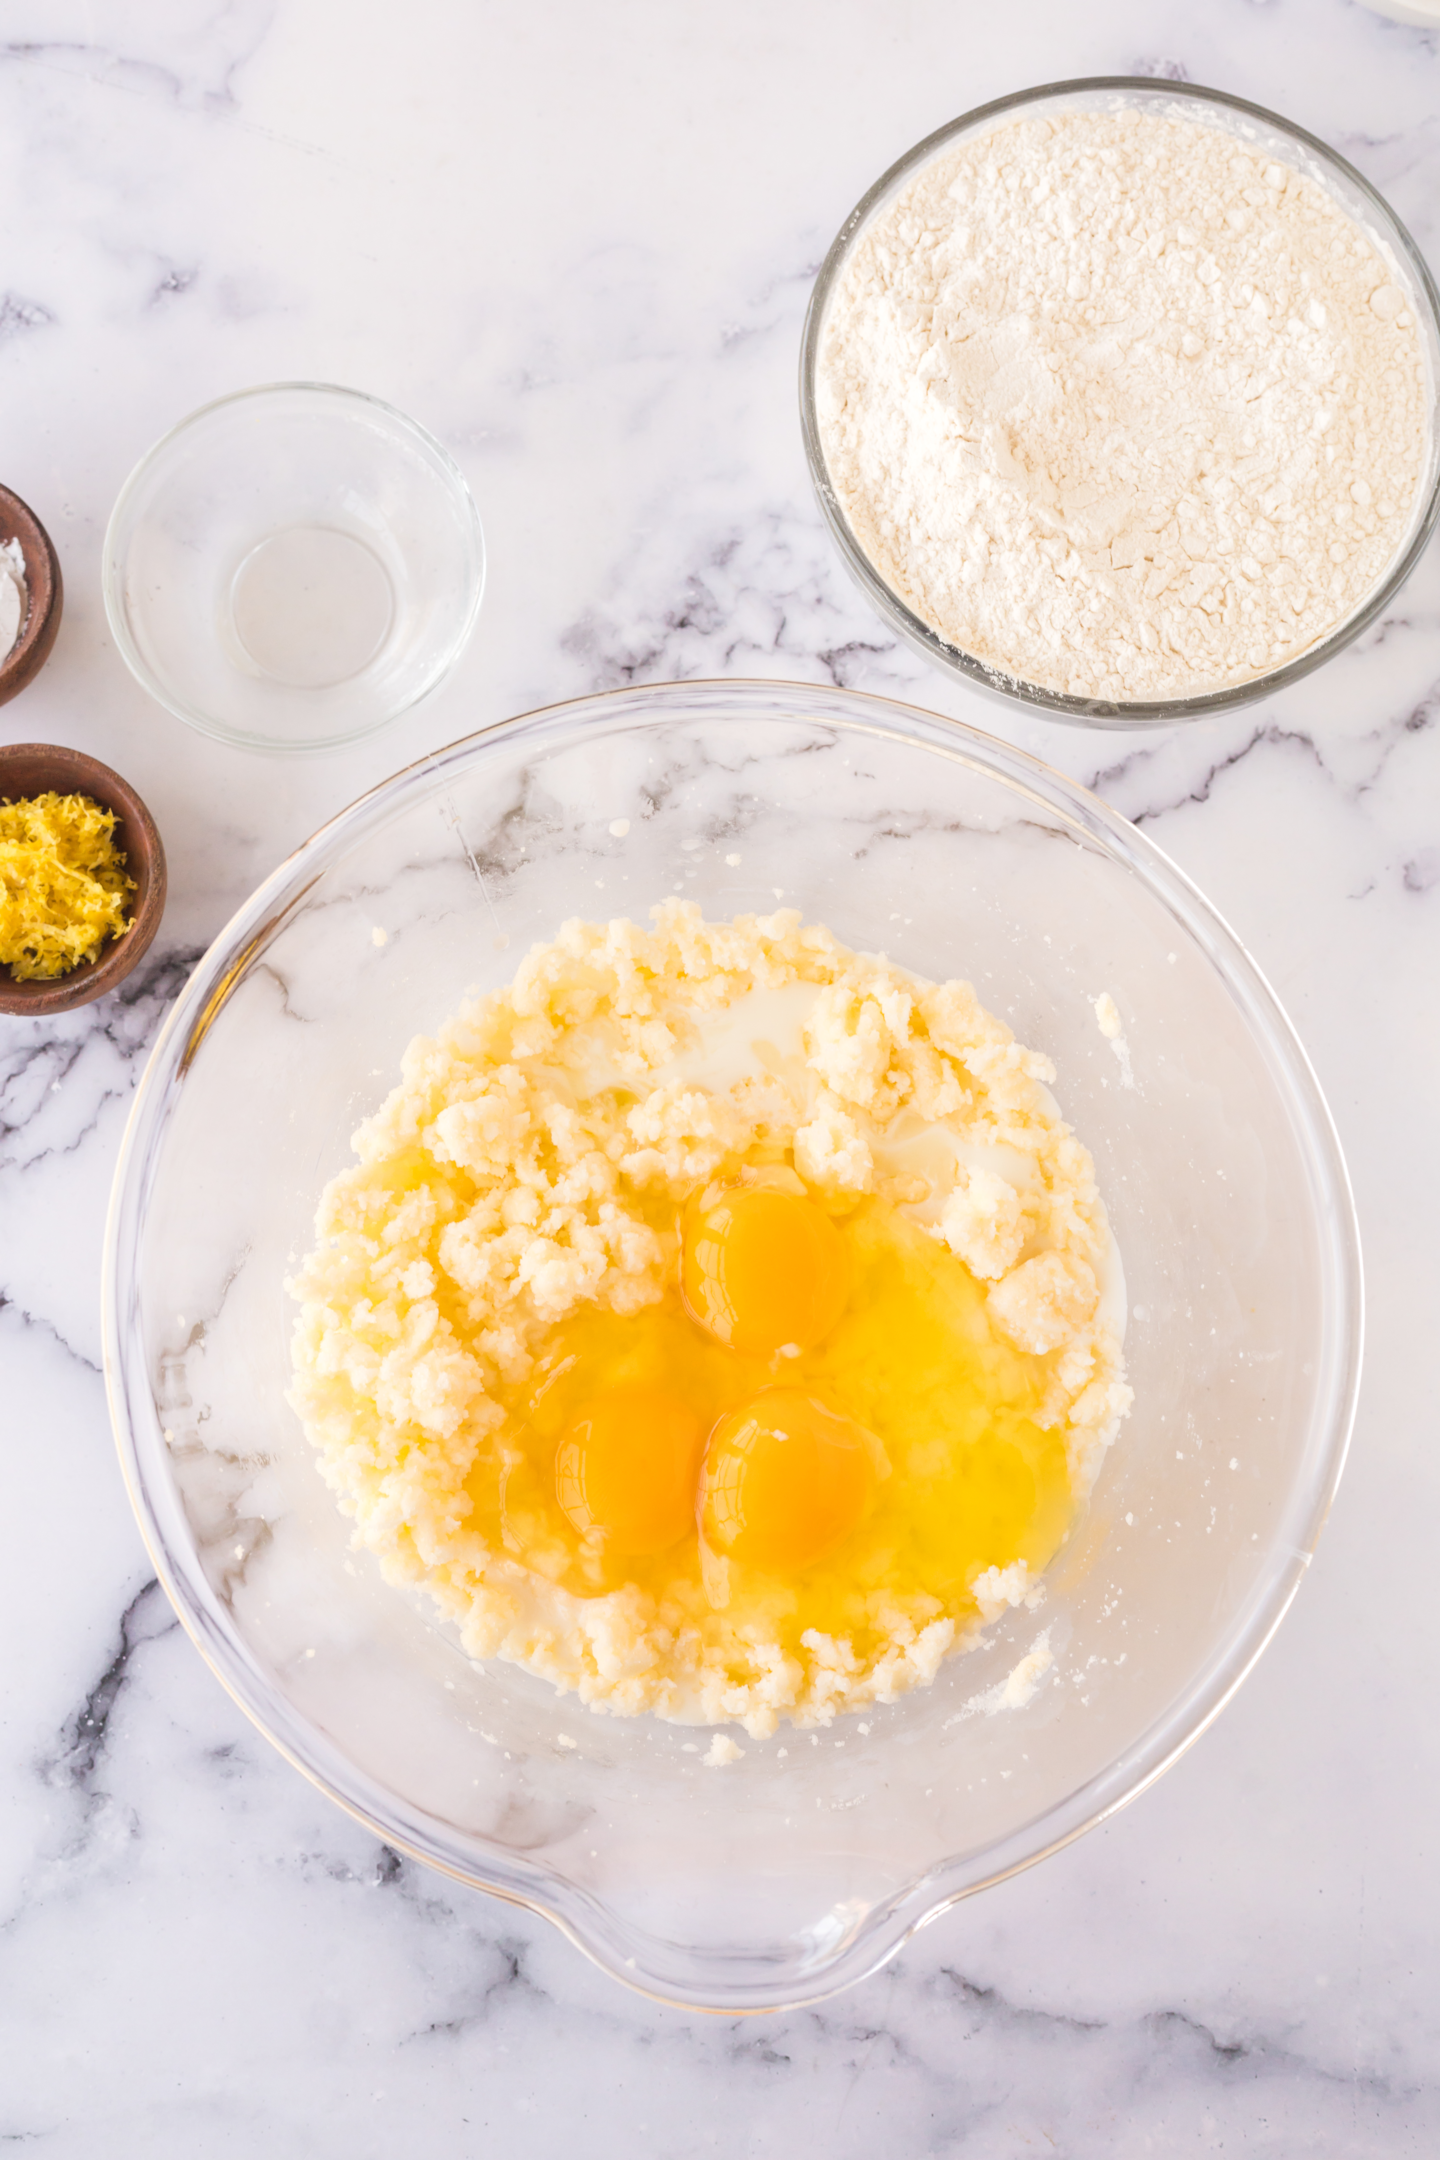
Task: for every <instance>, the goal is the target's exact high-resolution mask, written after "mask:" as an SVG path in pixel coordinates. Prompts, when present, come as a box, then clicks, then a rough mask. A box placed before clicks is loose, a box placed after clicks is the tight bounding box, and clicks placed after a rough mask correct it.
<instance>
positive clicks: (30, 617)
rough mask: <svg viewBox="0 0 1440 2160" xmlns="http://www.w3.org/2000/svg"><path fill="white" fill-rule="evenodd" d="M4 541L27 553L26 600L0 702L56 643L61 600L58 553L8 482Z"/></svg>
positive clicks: (0, 502)
mask: <svg viewBox="0 0 1440 2160" xmlns="http://www.w3.org/2000/svg"><path fill="white" fill-rule="evenodd" d="M6 540H18V541H19V543H20V552H21V554H22V555H23V556H24V558H25V588H26V591H27V593H28V595H29V605H28V607H27V608H26V610H25V620H24V622H23V623H22V624H21V625H20V635H19V637H18V638H16V640H15V643H14V644H13V645H12V646H11V648H10V650H9V652H8V653H6V655H5V657H4V659H3V660H0V705H3V704H4V703H5V702H6V700H7V699H8V698H12V697H15V696H16V695H17V694H18V693H19V692H20V691H21V690H23V689H24V688H25V687H26V685H27V684H28V683H32V682H34V680H35V677H36V676H37V675H38V674H39V672H40V670H41V668H42V667H44V665H45V662H46V661H47V660H48V659H49V657H50V648H51V646H52V645H53V644H54V643H55V633H56V631H57V630H58V629H59V628H60V615H61V610H62V609H63V607H64V604H65V588H64V585H63V584H62V583H61V579H60V558H59V556H58V555H57V554H56V553H55V548H54V544H53V543H52V541H51V538H50V535H49V533H47V532H46V530H45V528H44V526H43V525H42V524H41V523H40V520H39V518H37V517H36V515H35V513H34V511H33V510H31V509H30V508H29V507H28V505H27V504H25V503H23V502H21V500H20V497H19V496H18V495H12V494H11V492H10V490H9V488H7V487H0V542H4V541H6ZM101 769H102V770H103V767H102V768H101Z"/></svg>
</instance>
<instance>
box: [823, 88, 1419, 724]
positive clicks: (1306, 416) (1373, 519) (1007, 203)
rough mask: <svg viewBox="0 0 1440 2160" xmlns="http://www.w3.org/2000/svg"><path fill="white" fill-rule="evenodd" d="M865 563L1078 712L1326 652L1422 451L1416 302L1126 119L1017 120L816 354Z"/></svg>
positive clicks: (1295, 195)
mask: <svg viewBox="0 0 1440 2160" xmlns="http://www.w3.org/2000/svg"><path fill="white" fill-rule="evenodd" d="M817 399H818V410H819V420H820V430H821V438H822V442H823V445H824V451H825V458H826V462H827V464H828V467H829V471H830V477H831V480H832V483H833V485H834V487H835V491H836V494H837V495H838V497H839V500H840V503H841V506H842V508H843V509H844V512H845V514H846V516H847V518H848V519H849V521H850V524H851V526H852V528H853V530H854V532H855V535H856V538H857V539H858V540H859V542H860V545H861V547H862V548H863V549H864V551H865V553H866V554H867V555H868V556H869V558H870V560H871V562H872V563H873V564H874V565H875V568H876V569H877V570H878V571H879V573H880V575H881V576H882V578H884V580H885V581H886V583H887V584H889V585H890V586H891V587H892V588H893V590H894V591H895V592H896V593H898V594H899V596H900V598H901V599H902V600H903V601H904V602H905V603H906V605H907V606H908V607H909V608H910V609H911V610H912V611H913V612H914V613H915V614H917V615H919V616H921V617H922V618H923V619H924V620H925V621H926V622H927V623H929V624H930V626H931V627H932V628H933V629H935V630H937V631H938V632H939V633H940V635H941V636H942V637H943V638H945V639H946V640H947V641H948V642H949V643H951V644H953V645H956V646H958V647H959V648H960V649H961V650H962V651H965V652H968V653H973V654H974V655H975V656H976V657H977V658H979V659H980V660H982V661H983V662H985V664H986V665H987V666H989V667H992V668H995V669H997V670H999V671H1001V672H1002V673H1004V674H1007V675H1014V676H1019V677H1021V678H1023V679H1024V680H1027V681H1030V682H1034V683H1038V684H1041V685H1044V686H1045V687H1047V688H1050V689H1055V690H1062V691H1068V692H1070V693H1072V694H1074V695H1077V696H1081V697H1095V698H1103V699H1117V700H1132V701H1133V700H1137V699H1159V698H1173V697H1183V696H1186V695H1189V694H1191V693H1193V692H1194V691H1196V690H1201V689H1207V688H1217V687H1220V686H1222V685H1224V684H1228V683H1236V682H1244V681H1247V680H1249V679H1251V678H1253V677H1254V676H1256V675H1258V674H1261V673H1264V672H1265V671H1266V670H1267V669H1269V668H1272V667H1274V666H1276V665H1278V664H1279V663H1281V662H1283V661H1284V660H1286V659H1291V658H1294V657H1296V656H1297V655H1298V654H1300V653H1302V652H1303V651H1305V649H1306V648H1307V647H1308V646H1310V645H1313V644H1314V643H1315V642H1316V641H1317V640H1318V639H1320V638H1323V637H1324V636H1325V635H1326V634H1327V632H1329V631H1330V630H1332V629H1334V628H1335V627H1336V625H1337V624H1339V623H1341V622H1343V621H1344V619H1345V618H1346V617H1347V616H1348V615H1349V614H1350V613H1351V611H1352V610H1353V609H1354V608H1355V607H1356V606H1357V605H1358V604H1359V602H1360V601H1361V600H1363V599H1364V597H1365V596H1366V594H1367V593H1368V592H1370V591H1371V590H1372V589H1373V587H1374V586H1375V584H1376V583H1377V581H1378V580H1379V579H1380V578H1381V576H1382V575H1383V574H1384V572H1385V570H1386V568H1387V567H1388V565H1389V564H1390V562H1391V561H1392V559H1393V558H1394V556H1395V553H1396V551H1397V548H1398V546H1399V544H1400V542H1401V541H1402V540H1403V538H1404V537H1405V534H1406V531H1407V528H1408V527H1409V525H1410V522H1411V519H1412V515H1413V511H1414V506H1415V498H1416V491H1417V487H1418V484H1419V480H1420V476H1421V473H1422V470H1423V466H1424V458H1425V449H1426V388H1425V370H1424V362H1423V357H1422V352H1421V346H1420V340H1419V333H1418V329H1417V326H1416V323H1415V319H1414V316H1413V315H1412V313H1411V311H1410V307H1409V302H1408V296H1407V295H1406V293H1404V292H1403V291H1402V290H1401V288H1400V287H1399V286H1398V285H1397V284H1395V283H1394V282H1393V278H1392V271H1391V269H1390V268H1389V267H1388V266H1387V264H1386V263H1385V261H1384V260H1383V259H1382V257H1381V256H1380V255H1379V253H1378V252H1377V251H1376V249H1375V248H1374V247H1373V246H1372V245H1371V243H1370V241H1369V240H1368V239H1367V238H1366V236H1365V234H1364V233H1363V232H1362V231H1361V229H1360V227H1359V226H1358V225H1357V224H1356V223H1355V221H1354V220H1353V219H1352V218H1350V217H1349V216H1348V215H1347V214H1346V213H1345V212H1344V211H1343V210H1342V209H1340V207H1339V206H1338V205H1337V204H1336V202H1335V201H1334V200H1333V199H1332V197H1330V196H1329V195H1328V194H1327V193H1326V192H1325V191H1324V190H1323V189H1322V188H1321V187H1319V186H1318V185H1317V184H1315V183H1314V182H1312V181H1309V180H1307V179H1305V178H1303V177H1302V176H1301V175H1300V174H1299V173H1297V172H1295V171H1293V170H1292V169H1290V168H1289V167H1287V166H1284V165H1277V164H1275V163H1274V162H1272V161H1271V160H1270V159H1268V158H1267V157H1265V156H1264V155H1262V154H1252V153H1251V152H1250V151H1249V150H1247V149H1246V148H1245V147H1244V146H1243V145H1242V144H1241V143H1240V142H1239V141H1238V140H1237V139H1236V138H1235V137H1233V136H1230V135H1226V134H1222V133H1220V132H1219V131H1218V130H1215V129H1212V128H1208V127H1203V126H1201V125H1199V124H1198V123H1196V122H1194V121H1189V120H1168V119H1162V118H1159V117H1156V116H1152V115H1148V114H1140V113H1137V112H1135V111H1133V110H1132V111H1125V112H1117V113H1113V114H1100V113H1081V112H1075V113H1070V114H1065V115H1062V116H1058V117H1057V118H1055V119H1054V120H1044V119H1032V120H1024V121H1017V122H1012V123H1010V124H1008V125H1006V126H1002V127H999V128H996V129H994V130H992V131H991V132H990V133H988V134H986V135H984V136H983V137H981V138H979V139H978V140H975V141H973V142H969V143H966V144H965V145H963V146H962V147H961V148H959V149H956V150H952V151H949V152H947V153H944V154H942V155H941V156H940V157H938V158H936V159H935V160H934V161H933V163H931V164H930V165H928V166H926V167H925V168H924V169H923V170H922V171H921V172H920V174H919V175H918V176H917V177H916V178H915V179H914V180H913V181H912V182H911V183H910V185H909V186H908V187H907V188H905V189H904V190H903V192H902V193H901V194H900V195H899V196H898V197H897V198H896V200H895V201H894V202H893V203H892V204H891V205H890V206H889V207H888V208H887V209H885V210H884V211H883V212H882V213H881V214H880V216H879V217H878V218H877V219H876V220H875V222H874V223H873V224H872V225H871V227H870V228H869V229H868V230H867V231H866V232H865V234H864V235H863V236H862V238H861V240H860V242H859V244H858V246H857V247H856V249H855V253H854V256H853V259H852V260H851V262H850V263H849V264H848V266H847V268H846V270H845V272H844V273H843V275H842V278H841V280H840V281H839V283H838V285H837V288H836V291H835V294H834V297H833V299H832V302H831V306H830V310H829V314H828V316H827V319H826V323H825V328H824V334H823V337H822V342H821V350H820V360H819V368H818V380H817Z"/></svg>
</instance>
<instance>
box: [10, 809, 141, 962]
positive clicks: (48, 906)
mask: <svg viewBox="0 0 1440 2160" xmlns="http://www.w3.org/2000/svg"><path fill="white" fill-rule="evenodd" d="M114 830H115V813H114V811H113V810H102V809H101V807H100V805H99V803H97V802H96V801H94V800H93V798H92V797H91V796H89V795H57V794H55V793H54V792H53V791H52V792H51V793H49V794H46V795H36V796H32V797H30V798H29V799H27V800H22V801H20V802H10V801H8V800H7V801H5V802H0V964H3V965H5V966H8V967H9V969H10V972H11V974H12V976H13V977H14V979H15V981H16V982H48V981H53V979H54V978H55V977H56V976H57V975H68V974H69V973H70V970H71V969H72V968H77V967H79V966H80V965H81V963H82V962H83V961H86V960H94V959H97V958H98V957H99V953H100V948H101V946H102V945H103V944H104V943H105V940H106V938H107V937H117V938H118V937H123V936H124V935H125V932H126V931H127V930H128V929H129V928H130V922H129V919H128V917H127V913H126V905H125V903H126V896H127V895H128V894H130V893H132V892H134V890H135V880H134V879H133V878H130V877H127V876H126V875H125V857H124V855H123V854H122V853H121V852H120V850H119V849H118V848H117V847H116V845H115V842H114V839H113V837H112V836H113V834H114Z"/></svg>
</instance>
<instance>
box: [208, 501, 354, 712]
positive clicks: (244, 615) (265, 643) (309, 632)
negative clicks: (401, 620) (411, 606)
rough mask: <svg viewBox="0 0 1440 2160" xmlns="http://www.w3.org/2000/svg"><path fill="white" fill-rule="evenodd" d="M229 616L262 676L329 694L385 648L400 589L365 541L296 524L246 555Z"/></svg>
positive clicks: (232, 590)
mask: <svg viewBox="0 0 1440 2160" xmlns="http://www.w3.org/2000/svg"><path fill="white" fill-rule="evenodd" d="M230 612H231V616H232V619H233V622H234V626H235V635H236V637H237V638H238V639H239V641H240V645H241V648H242V650H243V651H244V652H245V653H246V654H247V656H248V657H249V658H250V659H251V660H252V661H253V662H254V664H255V666H256V667H257V668H259V670H260V671H261V673H262V674H264V675H268V676H270V677H271V679H272V680H273V681H275V682H282V683H288V684H290V685H291V686H292V687H293V688H295V689H299V690H324V689H329V688H331V687H332V686H333V685H334V684H336V683H343V682H349V681H351V680H352V679H353V678H354V677H355V676H356V675H358V674H359V673H360V672H361V670H362V669H363V668H366V667H368V666H369V664H370V662H371V661H372V660H373V659H374V658H375V656H376V654H377V653H378V652H379V651H380V648H381V647H382V645H383V644H384V643H385V640H386V638H387V637H388V636H389V634H390V627H391V624H392V623H393V622H394V620H395V590H394V587H393V585H392V584H391V582H390V575H389V572H388V571H387V570H386V568H385V566H384V564H383V563H382V562H381V561H380V559H379V557H378V556H377V555H375V554H374V553H373V551H372V550H371V549H370V548H368V547H367V546H366V545H365V543H364V541H363V540H357V539H356V538H354V536H353V535H352V534H350V533H345V532H337V531H335V530H334V529H333V528H332V527H329V526H325V525H291V526H287V527H286V528H284V529H283V530H282V531H280V532H275V533H271V534H269V535H268V536H267V537H266V538H265V539H264V540H262V541H261V542H260V543H259V545H258V547H254V548H252V549H251V550H250V553H249V554H248V555H247V556H246V557H245V559H244V561H243V562H242V563H241V565H240V567H239V569H238V570H237V571H236V573H235V577H234V580H233V582H232V584H231V587H230Z"/></svg>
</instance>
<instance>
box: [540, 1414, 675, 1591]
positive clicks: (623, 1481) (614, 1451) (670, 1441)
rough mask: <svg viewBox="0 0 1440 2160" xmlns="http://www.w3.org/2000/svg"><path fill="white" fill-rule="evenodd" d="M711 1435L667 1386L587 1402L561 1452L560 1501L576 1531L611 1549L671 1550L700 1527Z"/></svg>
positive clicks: (557, 1455)
mask: <svg viewBox="0 0 1440 2160" xmlns="http://www.w3.org/2000/svg"><path fill="white" fill-rule="evenodd" d="M704 1440H705V1434H704V1430H703V1428H702V1426H701V1423H700V1420H699V1418H698V1417H697V1416H696V1414H695V1412H694V1411H693V1410H692V1409H691V1408H690V1406H689V1404H688V1403H687V1402H685V1401H684V1399H683V1398H682V1397H681V1396H679V1395H676V1394H674V1393H672V1392H670V1391H669V1390H668V1389H665V1388H655V1387H628V1388H626V1387H621V1388H614V1389H612V1390H611V1391H610V1392H608V1393H607V1394H605V1395H602V1396H600V1397H599V1398H598V1399H597V1400H596V1401H594V1402H591V1403H589V1404H587V1406H586V1407H585V1408H584V1409H583V1410H582V1411H581V1413H580V1415H579V1416H578V1417H577V1418H575V1419H574V1421H573V1422H572V1424H571V1425H570V1426H569V1428H568V1430H567V1431H566V1432H565V1434H564V1436H563V1437H562V1439H561V1441H560V1445H559V1447H558V1448H557V1449H556V1451H555V1497H556V1499H557V1500H558V1501H559V1503H560V1508H561V1512H562V1513H563V1514H564V1516H565V1518H566V1520H567V1521H568V1522H569V1523H570V1525H571V1527H572V1529H574V1530H578V1531H579V1533H580V1535H581V1536H582V1537H589V1536H593V1535H595V1534H596V1533H598V1534H599V1535H601V1536H602V1537H603V1538H604V1540H605V1543H606V1545H607V1547H608V1548H609V1550H611V1551H612V1552H616V1553H624V1554H627V1555H636V1556H638V1555H640V1554H643V1553H659V1552H665V1551H667V1550H668V1548H669V1547H670V1546H672V1545H676V1544H678V1543H679V1541H680V1539H681V1538H683V1537H686V1536H688V1535H689V1533H690V1532H691V1531H693V1529H694V1527H695V1481H696V1476H697V1473H698V1471H699V1468H700V1451H701V1448H702V1446H703V1445H704Z"/></svg>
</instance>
